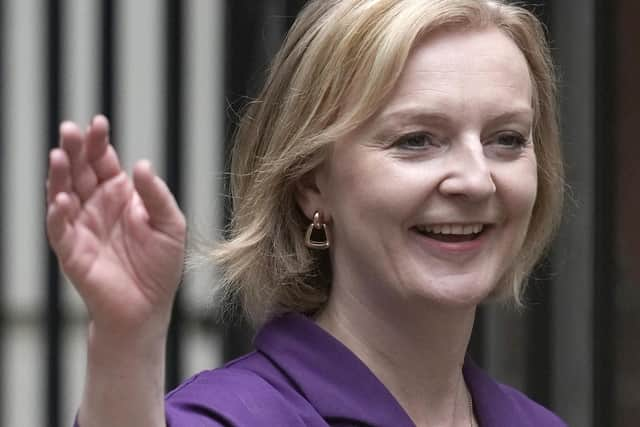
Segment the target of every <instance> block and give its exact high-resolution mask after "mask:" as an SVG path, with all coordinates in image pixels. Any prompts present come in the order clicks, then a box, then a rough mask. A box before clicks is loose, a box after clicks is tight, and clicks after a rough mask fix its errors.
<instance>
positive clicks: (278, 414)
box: [165, 353, 306, 427]
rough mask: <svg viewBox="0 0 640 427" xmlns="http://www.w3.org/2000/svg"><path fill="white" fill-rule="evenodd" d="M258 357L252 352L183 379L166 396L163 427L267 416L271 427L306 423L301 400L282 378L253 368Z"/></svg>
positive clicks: (240, 423) (239, 423)
mask: <svg viewBox="0 0 640 427" xmlns="http://www.w3.org/2000/svg"><path fill="white" fill-rule="evenodd" d="M260 359H261V356H260V355H258V354H256V353H251V354H249V355H247V356H245V357H243V358H241V359H239V360H237V361H234V362H232V363H230V364H228V365H227V366H225V367H223V368H219V369H215V370H210V371H203V372H201V373H199V374H197V375H194V376H193V377H191V378H189V379H188V380H186V381H185V382H184V383H183V384H181V385H180V386H179V387H178V388H176V389H175V390H173V391H171V392H170V393H169V394H168V395H167V397H166V402H165V406H166V415H167V425H168V426H170V427H185V426H203V427H204V426H212V427H213V426H233V427H244V426H256V425H261V423H264V421H265V420H270V422H271V421H273V422H274V423H275V424H274V425H286V426H292V427H295V426H304V425H306V424H304V422H303V419H304V411H303V410H301V402H300V400H301V398H300V397H299V396H298V397H297V399H296V398H291V397H290V396H288V393H287V392H288V390H287V389H286V385H285V386H284V387H283V381H282V378H277V377H270V375H269V372H268V369H264V367H262V368H263V369H262V371H261V370H259V369H258V370H256V369H253V368H255V367H260V365H261V364H262V363H261V362H262V361H261V360H260ZM303 403H304V402H302V404H303ZM303 409H306V408H303Z"/></svg>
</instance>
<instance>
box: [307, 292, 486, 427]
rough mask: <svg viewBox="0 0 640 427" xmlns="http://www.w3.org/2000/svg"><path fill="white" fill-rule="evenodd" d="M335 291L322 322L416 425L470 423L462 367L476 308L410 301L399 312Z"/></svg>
mask: <svg viewBox="0 0 640 427" xmlns="http://www.w3.org/2000/svg"><path fill="white" fill-rule="evenodd" d="M333 290H334V291H335V292H334V293H333V295H332V297H331V298H330V300H329V303H328V305H327V307H326V309H325V310H324V311H323V312H322V313H321V314H320V315H319V316H318V317H317V319H316V321H317V323H318V324H319V325H320V326H321V327H322V328H324V329H325V330H326V331H328V332H329V333H330V334H332V335H333V336H335V337H336V338H337V339H338V340H340V341H341V342H342V343H343V344H344V345H346V346H347V347H348V348H349V349H350V350H351V351H352V352H353V353H354V354H356V356H358V357H359V358H360V359H361V360H362V361H363V362H364V363H365V364H366V365H367V366H368V367H369V369H370V370H371V371H372V372H373V373H374V374H375V375H376V376H377V377H378V379H380V381H381V382H382V383H383V384H384V385H385V387H386V388H387V389H388V390H389V391H390V392H391V394H392V395H393V396H394V397H395V398H396V400H397V401H398V403H399V404H400V405H401V406H402V407H403V408H404V410H405V411H406V412H407V414H408V415H409V416H410V417H411V419H412V420H413V421H414V423H415V424H416V425H417V426H422V425H424V426H434V425H438V426H440V425H442V426H452V425H456V426H457V425H460V426H463V425H469V401H468V396H467V389H466V385H465V383H464V380H463V378H462V365H463V363H464V358H465V354H466V350H467V345H468V343H469V338H470V335H471V329H472V327H473V321H474V317H475V307H465V308H442V307H438V306H436V305H435V304H426V303H424V302H422V303H418V304H416V303H413V304H412V303H409V302H407V301H405V303H404V304H398V305H397V307H401V308H400V309H397V310H394V309H393V308H392V307H393V306H394V304H392V303H390V302H389V301H386V302H385V304H380V305H375V304H374V305H372V304H371V303H370V302H367V303H363V302H362V301H359V300H358V299H357V298H352V297H350V296H349V295H336V294H337V293H338V292H340V291H339V288H338V287H334V289H333ZM414 300H415V299H414ZM427 305H428V306H427ZM372 307H373V308H372Z"/></svg>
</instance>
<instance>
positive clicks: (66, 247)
mask: <svg viewBox="0 0 640 427" xmlns="http://www.w3.org/2000/svg"><path fill="white" fill-rule="evenodd" d="M72 211H73V201H72V200H71V197H70V196H69V195H68V194H67V193H58V194H57V195H56V197H55V199H54V200H53V202H52V203H51V204H50V205H49V209H48V211H47V237H48V238H49V243H50V244H51V247H52V248H53V250H54V252H55V253H56V255H58V258H59V260H60V261H61V262H63V263H64V260H66V259H67V258H68V256H69V254H70V253H71V249H72V244H71V242H72V241H73V232H74V231H73V227H72V225H71V221H70V218H71V215H72Z"/></svg>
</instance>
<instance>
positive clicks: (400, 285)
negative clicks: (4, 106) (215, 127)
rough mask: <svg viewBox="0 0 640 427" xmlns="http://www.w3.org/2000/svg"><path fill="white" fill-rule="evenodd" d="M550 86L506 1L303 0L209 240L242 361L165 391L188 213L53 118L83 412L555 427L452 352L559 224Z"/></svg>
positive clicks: (109, 418) (91, 136) (59, 246)
mask: <svg viewBox="0 0 640 427" xmlns="http://www.w3.org/2000/svg"><path fill="white" fill-rule="evenodd" d="M554 97H555V86H554V78H553V70H552V66H551V63H550V60H549V54H548V49H547V46H546V44H545V41H544V34H543V31H542V29H541V26H540V24H539V23H538V21H537V20H536V19H535V18H534V17H533V16H532V15H531V14H530V13H528V12H526V11H525V10H523V9H521V8H518V7H514V6H509V5H506V4H502V3H499V2H495V1H485V0H439V1H438V0H433V1H425V0H420V1H417V0H416V1H412V0H317V1H311V2H310V3H309V4H308V5H307V7H306V8H305V10H304V11H303V12H302V13H301V15H300V16H299V17H298V19H297V21H296V23H295V24H294V26H293V28H292V29H291V31H290V33H289V35H288V36H287V39H286V41H285V43H284V46H283V47H282V49H281V51H280V52H279V54H278V55H277V57H276V59H275V61H274V64H273V67H272V70H271V74H270V76H269V77H268V79H267V82H266V85H265V88H264V90H263V92H262V93H261V95H260V96H259V98H258V99H257V100H256V101H255V102H254V103H252V105H250V107H249V108H248V110H247V112H246V113H245V115H244V118H243V120H242V123H241V125H240V128H239V131H238V133H237V135H236V141H235V151H234V153H233V164H232V194H233V201H234V210H233V220H232V224H231V233H230V237H229V239H228V240H227V241H226V242H222V243H221V244H220V245H218V246H217V247H216V249H214V250H213V251H212V256H213V258H214V260H215V261H216V262H217V263H218V265H220V267H221V268H222V271H223V272H224V281H223V284H222V285H221V293H222V295H223V297H224V300H225V301H226V302H227V303H228V304H230V303H231V302H232V301H240V302H241V304H242V307H243V308H244V310H245V313H246V314H247V316H248V318H250V319H251V320H252V321H253V322H254V323H255V324H256V325H257V326H260V327H261V330H260V332H259V333H258V335H257V337H256V340H255V345H256V348H257V350H256V351H255V352H253V353H251V354H249V355H247V356H245V357H243V358H241V359H238V360H236V361H233V362H231V363H230V364H228V365H227V366H226V367H225V368H222V369H218V370H214V371H208V372H203V373H201V374H199V375H196V376H195V377H193V378H191V379H190V380H188V381H187V382H185V383H184V384H183V385H181V386H180V387H179V388H178V389H177V390H174V391H173V392H172V393H170V394H169V396H168V397H167V398H166V401H165V400H164V399H163V396H162V394H163V380H164V377H163V375H164V346H165V343H166V335H167V327H168V324H169V317H170V313H171V305H172V301H173V297H174V294H175V290H176V287H177V284H178V282H179V279H180V272H181V261H182V257H183V250H184V241H185V221H184V218H183V216H182V214H181V213H180V211H179V209H178V207H177V206H176V203H175V201H174V199H173V197H172V196H171V194H170V192H169V191H168V189H167V187H166V186H165V185H164V183H163V182H162V181H161V179H160V178H158V177H157V176H156V175H155V174H154V172H153V171H152V169H151V166H150V165H149V163H148V162H145V161H142V162H139V163H138V164H137V165H136V166H135V168H134V172H133V179H129V178H128V177H127V176H126V174H125V173H124V172H123V171H122V169H121V168H120V166H119V163H118V159H117V155H116V153H115V152H114V150H113V148H112V147H111V146H110V145H109V143H108V123H107V121H106V119H105V118H104V117H102V116H98V117H96V118H95V119H94V120H93V122H92V123H91V125H90V126H89V127H88V129H87V130H86V132H84V133H83V132H82V131H81V130H80V129H79V128H78V127H77V126H76V125H74V124H72V123H63V124H62V125H61V130H60V133H61V147H60V148H58V149H55V150H53V151H52V152H51V156H50V173H49V181H48V202H49V211H48V216H47V224H48V232H49V239H50V242H51V245H52V246H53V248H54V250H55V251H56V253H57V255H58V257H59V259H60V263H61V265H62V268H63V269H64V271H65V273H66V274H67V275H68V276H69V277H70V278H71V280H72V282H73V283H74V285H75V286H76V288H77V289H78V291H79V293H80V294H81V296H82V297H83V299H84V301H85V303H86V305H87V307H88V310H89V313H90V317H91V323H90V334H89V342H88V368H87V378H86V384H85V391H84V396H83V400H82V404H81V406H80V411H79V415H78V421H79V424H80V425H82V426H83V427H85V426H102V425H109V426H114V425H117V426H129V425H131V426H160V425H165V423H166V424H168V425H171V426H209V425H210V426H222V425H224V426H256V425H265V426H326V425H332V426H348V425H350V426H353V425H360V426H363V425H370V426H411V425H417V426H482V427H487V426H492V427H493V426H562V425H564V423H563V422H562V421H561V420H559V419H558V418H557V417H556V416H555V415H553V414H552V413H550V412H549V411H547V410H546V409H544V408H542V407H540V406H539V405H537V404H535V403H534V402H532V401H530V400H529V399H527V398H526V397H525V396H524V395H522V394H520V393H519V392H517V391H515V390H513V389H511V388H509V387H506V386H503V385H499V384H497V383H495V382H493V380H491V379H490V378H488V377H487V376H486V375H485V374H484V373H483V372H482V371H481V370H479V369H478V368H477V367H476V366H475V365H474V364H473V362H472V361H470V360H468V359H467V358H466V357H465V354H466V350H467V346H468V342H469V336H470V334H471V329H472V325H473V320H474V315H475V311H476V308H477V306H478V305H479V304H481V303H482V302H484V301H486V300H488V299H500V298H502V299H510V300H512V301H514V302H515V303H516V304H518V303H519V301H520V296H521V295H522V283H523V280H524V279H525V277H526V275H527V273H528V272H529V271H530V270H531V268H532V266H533V265H534V263H535V262H536V261H537V260H538V259H539V257H540V256H541V254H542V252H543V250H544V248H545V247H546V245H547V244H548V242H549V240H550V238H551V235H552V232H553V230H554V229H555V228H556V225H557V223H558V217H559V212H560V209H561V202H562V193H561V188H562V167H561V162H560V151H559V146H558V136H557V124H556V119H555V114H556V105H555V98H554ZM305 229H306V232H305ZM325 249H328V250H325Z"/></svg>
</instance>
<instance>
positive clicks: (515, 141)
mask: <svg viewBox="0 0 640 427" xmlns="http://www.w3.org/2000/svg"><path fill="white" fill-rule="evenodd" d="M491 142H492V143H494V144H496V145H498V146H500V147H504V148H512V149H520V148H523V147H524V146H526V145H527V144H528V142H529V139H528V138H525V137H524V136H522V135H521V134H519V133H515V132H504V133H500V134H498V135H496V136H495V137H494V138H493V140H492V141H491Z"/></svg>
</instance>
